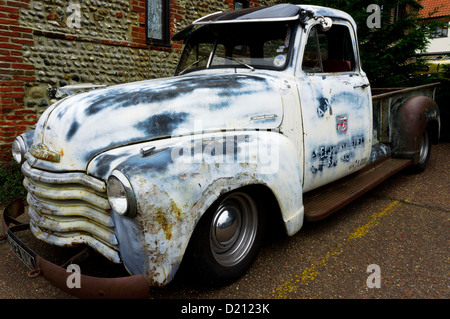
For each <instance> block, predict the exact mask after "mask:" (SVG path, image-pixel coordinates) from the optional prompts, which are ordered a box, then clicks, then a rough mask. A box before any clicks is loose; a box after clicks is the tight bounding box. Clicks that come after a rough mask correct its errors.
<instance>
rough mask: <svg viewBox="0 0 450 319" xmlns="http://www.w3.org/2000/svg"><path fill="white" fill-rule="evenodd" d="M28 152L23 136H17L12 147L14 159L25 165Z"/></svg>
mask: <svg viewBox="0 0 450 319" xmlns="http://www.w3.org/2000/svg"><path fill="white" fill-rule="evenodd" d="M26 152H27V147H26V145H25V141H24V139H23V138H22V136H17V137H16V138H15V139H14V141H13V143H12V145H11V153H12V157H13V159H14V160H15V161H16V162H17V163H19V164H23V162H25V153H26Z"/></svg>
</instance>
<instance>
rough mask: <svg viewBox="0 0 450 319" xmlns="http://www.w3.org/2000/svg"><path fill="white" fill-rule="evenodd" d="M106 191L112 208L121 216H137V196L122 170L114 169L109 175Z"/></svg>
mask: <svg viewBox="0 0 450 319" xmlns="http://www.w3.org/2000/svg"><path fill="white" fill-rule="evenodd" d="M106 193H107V196H108V201H109V204H110V205H111V208H112V209H113V210H114V211H115V212H116V213H117V214H118V215H120V216H127V217H134V216H136V197H135V195H134V191H133V187H132V186H131V183H130V181H129V180H128V178H127V177H126V176H125V174H123V173H122V172H120V171H118V170H114V171H113V172H112V173H111V175H109V177H108V182H107V184H106Z"/></svg>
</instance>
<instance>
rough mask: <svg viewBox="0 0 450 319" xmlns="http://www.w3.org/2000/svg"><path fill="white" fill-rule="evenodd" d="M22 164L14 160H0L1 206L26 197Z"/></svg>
mask: <svg viewBox="0 0 450 319" xmlns="http://www.w3.org/2000/svg"><path fill="white" fill-rule="evenodd" d="M22 182H23V175H22V172H21V171H20V166H19V164H17V163H16V162H14V161H11V162H4V163H2V162H0V207H5V206H6V205H8V204H9V203H11V202H12V201H14V200H16V199H24V200H25V198H26V190H25V187H23V184H22Z"/></svg>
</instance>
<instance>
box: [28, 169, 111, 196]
mask: <svg viewBox="0 0 450 319" xmlns="http://www.w3.org/2000/svg"><path fill="white" fill-rule="evenodd" d="M22 172H23V174H24V175H25V176H26V177H29V178H30V179H32V180H35V181H42V182H44V183H49V184H71V183H74V184H81V185H84V186H86V187H89V188H92V189H94V190H96V191H97V192H101V193H103V192H106V183H105V182H104V181H102V180H99V179H96V178H94V177H91V176H89V175H86V174H84V173H51V172H45V171H41V170H38V169H35V168H32V167H31V166H30V164H28V162H25V163H24V164H23V165H22Z"/></svg>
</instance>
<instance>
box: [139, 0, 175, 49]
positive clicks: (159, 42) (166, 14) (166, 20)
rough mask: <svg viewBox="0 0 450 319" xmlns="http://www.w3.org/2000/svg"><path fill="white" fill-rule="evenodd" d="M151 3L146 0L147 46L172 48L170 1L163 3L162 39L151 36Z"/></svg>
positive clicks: (166, 0) (165, 0)
mask: <svg viewBox="0 0 450 319" xmlns="http://www.w3.org/2000/svg"><path fill="white" fill-rule="evenodd" d="M149 1H152V0H145V40H146V43H147V44H153V45H156V46H163V47H170V26H169V25H170V0H160V1H161V8H162V11H161V26H160V27H161V33H162V39H158V38H152V37H151V36H150V34H149V31H150V30H149V27H150V21H149Z"/></svg>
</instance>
